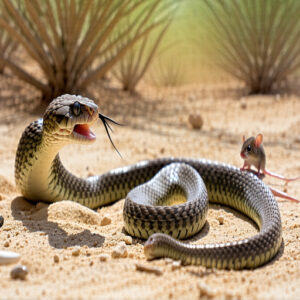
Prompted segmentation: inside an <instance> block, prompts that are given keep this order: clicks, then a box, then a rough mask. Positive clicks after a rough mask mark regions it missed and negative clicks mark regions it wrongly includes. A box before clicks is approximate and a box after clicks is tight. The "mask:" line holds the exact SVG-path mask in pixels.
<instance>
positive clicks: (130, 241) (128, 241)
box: [123, 235, 132, 245]
mask: <svg viewBox="0 0 300 300" xmlns="http://www.w3.org/2000/svg"><path fill="white" fill-rule="evenodd" d="M123 241H124V242H125V244H126V245H132V237H131V236H129V235H125V236H124V238H123Z"/></svg>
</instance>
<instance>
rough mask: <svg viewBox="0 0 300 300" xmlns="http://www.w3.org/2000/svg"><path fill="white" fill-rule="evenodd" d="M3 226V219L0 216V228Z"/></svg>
mask: <svg viewBox="0 0 300 300" xmlns="http://www.w3.org/2000/svg"><path fill="white" fill-rule="evenodd" d="M3 224H4V218H3V217H2V216H0V228H1V227H2V226H3Z"/></svg>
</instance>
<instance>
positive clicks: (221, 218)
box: [217, 216, 224, 225]
mask: <svg viewBox="0 0 300 300" xmlns="http://www.w3.org/2000/svg"><path fill="white" fill-rule="evenodd" d="M217 219H218V221H219V224H220V225H223V224H224V217H223V216H219V217H218V218H217Z"/></svg>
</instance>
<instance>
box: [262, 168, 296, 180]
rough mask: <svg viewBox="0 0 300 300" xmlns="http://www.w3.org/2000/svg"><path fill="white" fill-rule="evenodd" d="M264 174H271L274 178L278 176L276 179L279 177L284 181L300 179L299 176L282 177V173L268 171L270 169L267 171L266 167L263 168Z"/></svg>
mask: <svg viewBox="0 0 300 300" xmlns="http://www.w3.org/2000/svg"><path fill="white" fill-rule="evenodd" d="M264 174H266V175H269V176H272V177H275V178H278V179H281V180H284V181H286V182H290V181H295V180H298V179H300V177H295V178H285V177H283V176H282V175H279V174H276V173H273V172H270V171H268V170H267V169H265V170H264Z"/></svg>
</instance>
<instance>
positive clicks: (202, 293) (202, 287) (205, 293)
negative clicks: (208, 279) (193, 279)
mask: <svg viewBox="0 0 300 300" xmlns="http://www.w3.org/2000/svg"><path fill="white" fill-rule="evenodd" d="M198 289H199V298H205V299H212V298H214V297H215V292H214V291H213V290H212V289H211V288H210V287H209V286H207V285H206V284H204V283H202V282H199V283H198Z"/></svg>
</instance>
